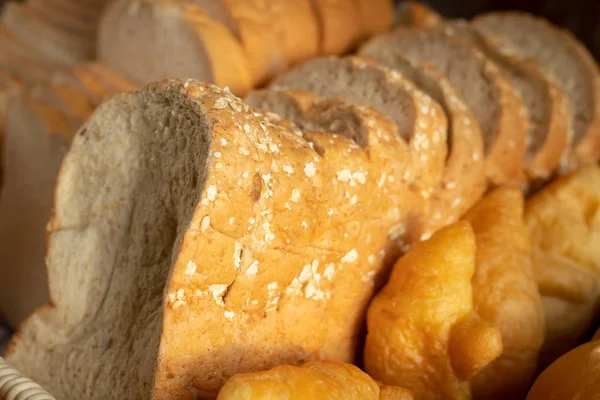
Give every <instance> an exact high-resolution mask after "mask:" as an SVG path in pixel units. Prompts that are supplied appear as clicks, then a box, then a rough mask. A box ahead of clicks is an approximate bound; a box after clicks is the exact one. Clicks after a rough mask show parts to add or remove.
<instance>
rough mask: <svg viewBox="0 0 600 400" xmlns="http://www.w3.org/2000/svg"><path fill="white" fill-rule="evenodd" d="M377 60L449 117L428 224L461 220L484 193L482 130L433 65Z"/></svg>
mask: <svg viewBox="0 0 600 400" xmlns="http://www.w3.org/2000/svg"><path fill="white" fill-rule="evenodd" d="M375 60H376V61H377V62H379V63H381V64H383V65H385V66H387V67H389V68H392V69H394V70H395V71H398V72H399V73H400V74H402V76H404V77H405V78H406V79H409V80H410V81H412V82H413V83H414V84H415V85H417V87H418V88H419V89H421V90H422V91H423V92H425V93H427V94H428V95H429V96H431V97H432V98H433V99H434V100H435V101H437V102H438V103H439V104H440V105H441V106H442V108H443V109H444V112H445V113H446V117H447V118H448V134H447V141H448V157H447V159H446V166H445V169H444V175H443V177H442V181H441V182H440V184H439V185H438V187H437V188H436V190H435V191H434V192H433V195H432V199H431V202H432V205H431V209H432V214H431V215H430V216H429V220H428V221H426V222H425V224H426V225H427V226H429V229H428V231H429V232H430V233H431V232H433V231H435V230H437V229H438V228H440V227H442V226H445V225H448V224H451V223H453V222H456V221H457V220H458V219H460V217H461V216H463V215H464V214H465V212H466V211H467V210H469V209H470V208H471V207H472V206H473V205H474V204H475V203H476V202H477V201H478V200H479V199H480V198H481V196H482V195H483V193H484V192H485V189H486V182H485V173H484V164H483V163H484V157H483V138H482V136H481V129H480V127H479V123H478V122H477V121H476V120H475V117H474V116H473V114H472V113H471V112H470V111H469V109H468V107H467V105H466V104H465V101H464V100H463V99H462V98H461V96H460V95H459V94H458V91H457V89H456V88H455V87H454V86H453V85H452V84H451V83H450V82H449V81H448V79H447V78H446V77H445V76H444V75H442V74H441V73H440V72H439V71H438V70H436V69H435V68H434V67H432V66H431V65H429V64H427V63H416V62H413V61H410V59H408V58H406V57H404V56H402V55H401V54H397V53H381V54H378V55H377V58H376V59H375Z"/></svg>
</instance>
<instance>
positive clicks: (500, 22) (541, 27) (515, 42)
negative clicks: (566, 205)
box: [473, 12, 600, 171]
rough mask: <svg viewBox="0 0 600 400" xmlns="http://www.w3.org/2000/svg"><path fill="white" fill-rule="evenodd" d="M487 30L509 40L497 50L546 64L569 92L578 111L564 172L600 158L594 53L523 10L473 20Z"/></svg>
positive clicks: (599, 80)
mask: <svg viewBox="0 0 600 400" xmlns="http://www.w3.org/2000/svg"><path fill="white" fill-rule="evenodd" d="M473 25H474V26H475V28H477V29H478V30H480V31H481V32H483V33H484V34H493V35H496V36H498V37H500V38H502V39H504V41H503V42H502V43H501V45H499V46H497V47H496V49H497V50H498V51H499V52H501V53H503V54H508V55H511V54H518V55H520V56H523V57H527V58H531V59H533V60H535V61H536V62H537V63H539V64H540V65H543V66H544V68H546V69H547V70H548V71H549V72H550V73H551V74H552V75H553V76H554V77H555V79H556V84H557V85H558V86H559V87H560V88H561V89H562V90H563V91H564V92H565V93H566V95H567V97H568V98H569V101H570V103H571V107H572V110H573V122H572V125H573V132H574V134H573V151H572V154H571V156H570V157H569V161H568V162H567V163H566V165H565V166H564V168H563V169H564V170H566V171H569V170H573V169H575V168H577V167H578V166H581V165H589V164H593V163H595V162H596V161H597V160H598V158H599V157H600V73H599V72H598V66H597V65H596V62H595V61H594V59H593V57H592V56H591V54H590V53H589V52H588V50H586V48H585V47H584V46H583V45H582V44H580V43H579V42H578V41H577V40H576V39H575V38H574V37H573V35H572V34H570V33H568V32H567V31H565V30H559V29H557V28H555V27H554V26H552V25H551V24H550V23H548V22H546V21H544V20H542V19H539V18H536V17H533V16H531V15H528V14H523V13H511V12H507V13H490V14H483V15H480V16H478V17H477V18H475V19H474V20H473Z"/></svg>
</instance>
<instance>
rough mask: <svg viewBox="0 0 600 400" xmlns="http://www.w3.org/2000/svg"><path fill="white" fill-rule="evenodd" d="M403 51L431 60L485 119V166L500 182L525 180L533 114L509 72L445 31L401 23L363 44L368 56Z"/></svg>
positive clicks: (493, 180)
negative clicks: (529, 118)
mask: <svg viewBox="0 0 600 400" xmlns="http://www.w3.org/2000/svg"><path fill="white" fill-rule="evenodd" d="M386 53H400V54H402V55H404V56H405V57H407V58H409V59H410V60H412V61H415V62H423V61H426V62H428V63H429V64H431V65H432V66H434V67H435V68H436V69H438V70H439V71H440V72H441V73H442V74H444V75H445V76H446V77H447V78H448V80H449V81H450V82H451V83H452V84H453V85H454V87H456V88H457V90H458V92H459V94H460V95H461V97H462V98H463V99H464V100H465V102H466V104H467V106H468V107H469V108H470V110H471V112H472V113H473V115H474V116H475V119H476V120H477V121H478V122H479V126H480V128H481V132H482V135H483V140H484V150H485V157H486V163H485V170H486V176H487V178H488V180H489V181H490V182H491V183H492V184H494V185H504V184H511V185H517V184H518V185H520V184H522V183H523V176H522V160H523V159H524V156H525V138H526V132H527V116H526V113H525V107H524V105H523V101H522V99H521V98H520V96H519V95H518V93H517V92H516V90H515V89H514V88H513V87H512V85H511V84H510V82H509V80H508V78H507V77H506V76H505V75H504V74H503V73H502V71H501V70H500V69H499V68H498V67H497V66H496V65H495V64H494V63H493V62H491V61H490V60H488V59H486V57H485V56H484V55H483V54H482V53H481V52H479V51H477V50H476V49H473V48H472V47H471V46H468V45H466V44H464V43H462V42H460V41H459V40H457V39H455V38H452V37H450V36H448V35H446V34H444V33H442V32H438V31H435V30H420V29H416V28H404V27H400V28H397V29H396V30H394V31H393V32H391V33H389V34H386V35H380V36H378V37H376V38H374V39H372V40H371V41H369V42H368V43H366V44H365V45H364V46H363V47H362V48H361V50H360V52H359V54H360V55H363V56H365V57H375V58H377V57H378V55H380V54H382V55H385V54H386Z"/></svg>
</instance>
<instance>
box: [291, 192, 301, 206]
mask: <svg viewBox="0 0 600 400" xmlns="http://www.w3.org/2000/svg"><path fill="white" fill-rule="evenodd" d="M290 200H291V201H293V202H294V203H297V202H298V201H299V200H300V190H298V189H294V190H292V195H291V196H290Z"/></svg>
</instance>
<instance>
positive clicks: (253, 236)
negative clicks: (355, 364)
mask: <svg viewBox="0 0 600 400" xmlns="http://www.w3.org/2000/svg"><path fill="white" fill-rule="evenodd" d="M367 127H368V126H367ZM372 135H374V137H377V138H378V137H379V133H378V132H376V131H370V132H368V136H369V137H373V136H372ZM386 135H388V132H386V131H382V132H381V145H383V146H387V147H390V151H392V152H393V151H394V150H393V149H391V147H393V146H391V145H392V144H393V143H394V142H398V141H399V138H398V137H397V136H396V137H387V138H386ZM388 139H389V140H388ZM311 140H313V141H314V143H315V145H313V147H314V148H313V147H311V146H310V145H309V143H308V142H307V141H306V140H304V139H303V138H302V137H301V136H298V135H296V134H295V133H293V132H291V131H289V130H287V129H285V128H283V127H281V126H278V125H275V124H272V123H269V122H268V121H267V120H265V119H264V118H263V117H262V114H261V113H258V112H256V111H255V110H253V109H252V108H250V107H248V106H247V105H245V104H243V103H242V102H241V101H239V99H236V98H235V97H234V96H232V95H231V94H230V93H228V92H225V91H223V90H221V89H218V88H215V87H214V86H209V85H205V84H200V83H198V82H194V81H175V82H173V81H169V82H163V83H159V84H155V85H152V86H150V87H148V88H145V89H143V90H140V91H136V92H133V93H127V94H123V95H119V96H116V97H114V98H113V99H112V100H110V101H108V102H106V103H104V104H103V105H102V106H101V107H100V108H99V109H98V110H97V111H96V112H95V113H94V114H93V116H92V117H91V118H90V119H89V120H88V121H87V123H86V126H85V130H82V131H81V132H80V133H79V134H78V135H76V137H75V139H74V140H73V143H72V145H71V148H70V150H69V153H68V155H67V156H66V157H65V159H64V161H63V163H62V165H61V169H60V173H59V176H58V180H57V185H56V190H55V196H54V207H53V213H52V216H51V219H50V222H49V225H48V256H47V264H48V273H49V282H50V289H51V298H52V304H48V305H47V306H45V307H41V308H40V309H38V310H37V311H36V312H35V313H34V314H33V315H32V316H31V317H30V318H28V319H27V320H26V321H25V322H24V323H23V325H22V326H21V329H20V332H18V333H17V335H16V338H15V339H14V340H13V342H12V345H11V348H10V349H9V351H8V354H7V356H6V359H7V362H9V363H10V364H11V365H13V366H14V367H16V368H18V369H19V370H20V371H22V372H23V373H24V374H25V375H27V376H29V377H31V378H33V379H34V380H35V381H36V382H39V383H40V384H41V385H43V386H44V387H46V388H47V389H48V390H49V391H50V392H52V393H53V394H54V395H55V396H56V397H57V398H59V399H61V400H75V399H77V400H79V399H82V398H87V399H90V400H104V399H107V398H115V399H119V400H135V399H148V398H153V399H156V400H159V399H161V400H167V399H180V400H194V399H205V398H206V399H214V398H215V397H216V395H217V392H218V390H219V389H220V387H221V386H222V384H223V383H224V382H225V381H226V380H227V378H228V377H230V376H232V375H234V374H236V373H240V372H243V371H244V372H249V371H261V370H265V369H269V368H271V367H273V366H275V365H279V364H285V363H288V364H292V365H301V364H303V363H304V362H306V361H307V360H311V359H329V360H337V361H344V362H351V361H352V360H354V359H355V357H356V351H357V347H358V338H359V332H360V331H361V329H362V326H363V322H364V314H365V310H366V308H367V306H368V303H369V301H370V299H371V297H372V295H373V292H374V290H375V287H374V277H375V276H377V274H378V273H379V272H380V271H381V269H382V265H383V264H382V261H381V260H382V255H381V254H380V253H381V252H382V251H383V252H384V250H385V246H386V245H387V244H388V238H387V231H388V229H389V227H390V226H391V225H392V224H393V222H394V221H393V218H391V217H393V213H392V211H393V210H390V209H388V208H387V206H388V204H389V201H388V199H387V198H386V197H385V196H383V194H381V193H378V192H377V190H376V188H377V181H378V179H379V178H380V176H381V175H382V174H387V171H386V170H382V165H381V164H378V163H372V162H371V160H370V157H369V155H368V154H367V152H366V151H365V150H364V149H363V148H362V147H361V146H359V145H358V144H357V143H355V142H353V141H352V140H350V139H348V138H346V137H343V136H341V135H336V136H334V135H331V134H327V133H318V132H315V133H314V134H313V135H312V138H311ZM372 144H373V143H371V142H370V143H369V146H371V145H372ZM316 149H319V151H317V150H316ZM320 153H322V155H320ZM341 171H346V172H343V173H341V174H340V175H338V172H341ZM347 172H350V173H351V175H352V176H353V177H355V179H353V180H349V179H347V175H346V173H347ZM334 181H335V182H336V183H335V184H334V183H333V182H334ZM346 193H348V195H349V198H347V197H346ZM332 211H333V212H332ZM349 216H352V217H351V218H349ZM232 218H233V219H232ZM282 266H283V268H282ZM298 315H310V316H311V318H308V319H306V318H304V319H299V318H298ZM200 321H201V323H200V324H199V322H200ZM232 346H233V347H232ZM108 366H110V368H108Z"/></svg>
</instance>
